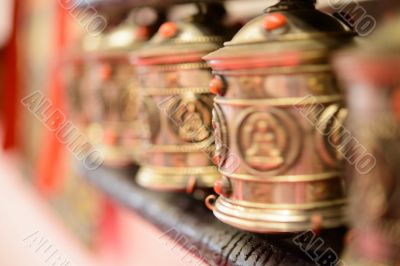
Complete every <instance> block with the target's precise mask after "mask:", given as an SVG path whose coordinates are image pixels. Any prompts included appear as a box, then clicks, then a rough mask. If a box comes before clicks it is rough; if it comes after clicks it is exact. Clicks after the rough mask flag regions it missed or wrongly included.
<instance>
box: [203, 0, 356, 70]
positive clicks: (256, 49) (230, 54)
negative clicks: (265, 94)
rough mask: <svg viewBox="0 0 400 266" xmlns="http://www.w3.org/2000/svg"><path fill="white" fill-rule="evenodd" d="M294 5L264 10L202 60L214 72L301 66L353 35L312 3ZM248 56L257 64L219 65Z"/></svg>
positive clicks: (285, 2) (286, 3) (292, 2)
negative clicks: (220, 69)
mask: <svg viewBox="0 0 400 266" xmlns="http://www.w3.org/2000/svg"><path fill="white" fill-rule="evenodd" d="M296 2H297V1H290V0H284V1H281V2H280V3H278V4H277V5H275V6H272V7H270V8H267V9H266V10H265V13H264V14H263V15H261V16H258V17H256V18H254V19H253V20H251V21H250V22H248V23H247V24H246V25H245V26H244V27H243V28H242V29H241V30H240V31H239V32H238V33H237V34H236V35H235V36H234V37H233V39H232V40H231V41H229V42H226V43H225V44H224V45H225V47H224V48H221V49H219V50H217V51H215V52H213V53H211V54H209V55H207V56H206V57H205V58H204V59H205V60H207V61H210V64H211V65H212V67H213V68H214V69H218V68H224V69H225V68H226V67H229V69H231V68H232V67H234V68H247V67H250V68H256V67H258V66H260V67H265V66H266V64H268V66H288V65H294V64H301V63H305V62H308V61H310V60H315V58H316V57H321V58H323V57H327V54H328V53H330V51H331V50H332V49H334V48H337V47H340V46H343V44H344V43H346V42H348V41H350V40H351V39H352V37H353V36H354V35H355V34H354V32H353V31H351V30H350V29H349V28H347V26H345V25H344V24H343V23H341V22H340V21H338V20H337V19H336V18H334V17H332V16H330V15H327V14H324V13H322V12H320V11H318V10H316V9H315V7H314V1H300V2H302V4H301V5H300V4H296ZM303 2H304V3H303ZM310 51H312V52H310ZM249 57H251V58H253V57H254V58H256V59H257V63H255V62H254V61H250V60H242V61H248V62H249V63H250V64H245V63H244V62H241V63H240V64H229V62H226V63H228V64H225V63H224V64H221V61H224V60H228V61H229V60H230V59H235V58H249ZM258 61H262V62H258ZM231 63H233V62H231Z"/></svg>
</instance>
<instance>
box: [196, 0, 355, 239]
mask: <svg viewBox="0 0 400 266" xmlns="http://www.w3.org/2000/svg"><path fill="white" fill-rule="evenodd" d="M312 2H313V1H302V2H297V1H291V0H285V1H281V2H280V3H278V4H277V5H276V6H274V7H271V8H269V9H267V11H266V13H265V14H263V15H261V16H259V17H257V18H255V19H253V20H251V21H250V22H248V23H247V24H246V25H245V26H244V27H243V28H242V29H241V30H240V31H239V32H238V33H237V35H236V36H235V37H234V38H233V39H232V41H230V42H228V43H225V47H224V48H221V49H220V50H217V51H215V52H213V53H211V54H209V55H207V56H205V57H204V58H205V60H207V62H208V63H209V65H210V66H211V67H212V69H213V73H214V74H215V75H216V77H218V78H219V79H220V80H223V81H224V85H225V88H224V89H223V90H221V91H220V93H219V95H218V96H217V97H215V99H214V111H213V126H214V130H215V132H214V135H215V141H216V154H215V155H216V156H217V158H218V162H219V165H218V166H219V171H220V173H221V175H222V179H221V184H222V185H221V186H222V188H219V187H216V192H217V193H220V195H219V198H218V200H217V201H216V202H215V205H214V206H213V212H214V214H215V216H216V217H217V218H218V219H220V220H221V221H223V222H225V223H228V224H230V225H232V226H235V227H238V228H241V229H244V230H248V231H254V232H260V233H265V232H297V231H303V230H307V229H311V228H313V227H314V226H315V223H313V221H315V220H321V223H320V225H319V226H321V227H322V228H332V227H337V226H340V225H343V224H345V223H346V220H347V218H346V216H345V209H346V189H345V183H344V179H343V158H341V156H340V154H339V153H338V152H337V149H338V147H339V146H340V144H341V139H340V137H339V136H340V133H342V131H343V129H342V125H343V121H344V118H345V117H346V114H347V113H346V109H345V108H344V102H343V96H342V91H341V90H340V88H339V86H338V85H337V83H336V79H335V76H334V74H333V72H332V66H331V65H330V63H329V57H330V55H331V53H332V51H333V50H334V49H336V48H338V47H340V46H341V45H343V44H345V43H348V42H350V40H351V36H353V33H352V32H351V31H350V30H348V29H346V28H345V27H344V26H343V25H342V24H341V23H340V22H338V21H337V20H335V19H334V18H332V17H330V16H328V15H326V14H323V13H321V12H319V11H317V10H315V8H314V6H313V3H312ZM275 15H276V17H275V18H274V19H275V20H274V23H275V22H277V20H280V21H282V23H281V24H279V27H278V28H274V29H266V28H265V27H266V26H265V21H266V20H267V19H269V17H270V16H275ZM275 25H276V24H273V25H272V26H273V27H275ZM267 26H268V25H267ZM331 138H332V140H333V141H330V140H331ZM220 190H221V191H220ZM209 204H210V203H209ZM313 229H315V228H313ZM317 229H318V228H317Z"/></svg>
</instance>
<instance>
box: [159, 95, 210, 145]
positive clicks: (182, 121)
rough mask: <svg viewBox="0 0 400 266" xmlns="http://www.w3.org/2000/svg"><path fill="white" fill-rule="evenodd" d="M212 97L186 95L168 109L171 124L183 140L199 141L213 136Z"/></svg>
mask: <svg viewBox="0 0 400 266" xmlns="http://www.w3.org/2000/svg"><path fill="white" fill-rule="evenodd" d="M211 108H212V107H211V97H209V96H206V95H200V96H194V95H185V96H182V97H179V98H177V99H176V100H175V101H174V103H173V104H171V105H170V106H169V108H168V109H167V115H168V117H169V118H170V119H169V126H170V128H171V129H172V131H173V132H174V133H175V134H176V135H177V136H178V137H179V138H180V139H182V140H183V141H185V142H190V143H198V142H202V141H204V140H206V139H207V138H209V137H210V136H211Z"/></svg>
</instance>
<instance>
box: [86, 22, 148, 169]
mask: <svg viewBox="0 0 400 266" xmlns="http://www.w3.org/2000/svg"><path fill="white" fill-rule="evenodd" d="M148 37H150V29H149V27H147V26H139V25H136V24H134V23H132V22H130V21H129V20H127V21H125V22H122V24H120V25H119V26H116V27H114V28H112V29H110V30H107V31H106V32H104V33H102V34H101V35H99V36H95V37H90V38H89V40H90V41H89V42H88V43H87V44H86V45H87V46H88V49H89V51H88V52H86V54H85V59H84V60H85V65H86V77H85V79H86V82H85V84H86V88H85V89H84V92H83V93H84V95H83V99H84V106H83V108H84V111H85V113H86V114H87V116H88V120H89V121H88V125H87V129H86V133H87V136H88V139H89V142H90V143H91V144H92V145H94V146H95V147H96V148H97V149H99V150H100V151H101V152H103V155H104V158H105V159H104V164H106V165H110V166H121V165H127V164H130V163H133V162H134V161H137V160H138V158H137V156H138V154H137V152H138V150H137V145H138V144H137V143H138V138H139V134H138V128H139V127H140V125H139V124H138V101H139V100H138V99H139V98H138V85H137V79H136V71H135V68H134V66H133V65H132V64H131V63H130V56H131V55H132V54H133V53H134V52H135V51H137V50H138V49H139V48H140V47H141V46H142V45H143V43H144V42H145V41H146V40H147V39H148ZM93 40H95V41H93Z"/></svg>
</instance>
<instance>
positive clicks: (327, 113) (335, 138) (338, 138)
mask: <svg viewBox="0 0 400 266" xmlns="http://www.w3.org/2000/svg"><path fill="white" fill-rule="evenodd" d="M346 117H347V110H346V109H345V108H342V107H341V106H340V105H339V104H333V105H330V106H327V107H326V108H325V109H324V111H323V112H322V113H321V115H320V116H319V118H318V122H317V125H316V129H317V132H316V135H315V138H316V145H317V152H318V154H319V156H320V157H321V159H322V161H323V162H324V163H325V164H327V165H328V166H330V167H334V168H340V167H341V166H342V159H343V152H344V151H341V150H340V148H341V147H340V146H341V144H343V142H344V141H345V140H344V138H345V137H349V136H347V135H346V134H343V133H344V132H343V129H344V128H343V124H344V121H345V119H346ZM342 148H343V147H342Z"/></svg>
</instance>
